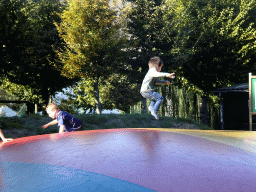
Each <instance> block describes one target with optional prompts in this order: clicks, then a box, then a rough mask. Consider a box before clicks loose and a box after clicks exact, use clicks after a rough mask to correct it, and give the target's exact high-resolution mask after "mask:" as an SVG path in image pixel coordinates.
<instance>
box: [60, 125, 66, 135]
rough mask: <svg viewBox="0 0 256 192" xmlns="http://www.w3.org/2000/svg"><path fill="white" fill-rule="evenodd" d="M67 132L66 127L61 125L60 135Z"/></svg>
mask: <svg viewBox="0 0 256 192" xmlns="http://www.w3.org/2000/svg"><path fill="white" fill-rule="evenodd" d="M64 130H65V125H61V126H60V129H59V133H63V132H64Z"/></svg>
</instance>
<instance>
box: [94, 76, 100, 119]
mask: <svg viewBox="0 0 256 192" xmlns="http://www.w3.org/2000/svg"><path fill="white" fill-rule="evenodd" d="M94 99H95V107H96V113H97V114H101V112H102V108H101V103H100V93H99V81H98V79H97V80H95V81H94Z"/></svg>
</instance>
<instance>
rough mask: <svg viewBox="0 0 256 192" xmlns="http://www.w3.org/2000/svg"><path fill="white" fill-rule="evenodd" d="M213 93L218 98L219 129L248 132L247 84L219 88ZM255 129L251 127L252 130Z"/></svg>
mask: <svg viewBox="0 0 256 192" xmlns="http://www.w3.org/2000/svg"><path fill="white" fill-rule="evenodd" d="M213 92H214V93H215V94H219V97H220V104H221V115H220V122H221V129H223V130H249V107H248V106H249V105H248V104H249V83H242V84H238V85H234V86H230V87H225V88H220V89H217V90H216V91H213ZM253 122H254V121H253ZM255 128H256V127H254V126H253V130H255Z"/></svg>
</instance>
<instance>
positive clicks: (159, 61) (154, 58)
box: [148, 57, 163, 68]
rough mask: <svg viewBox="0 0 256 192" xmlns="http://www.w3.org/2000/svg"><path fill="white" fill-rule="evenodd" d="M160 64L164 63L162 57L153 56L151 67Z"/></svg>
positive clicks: (149, 64)
mask: <svg viewBox="0 0 256 192" xmlns="http://www.w3.org/2000/svg"><path fill="white" fill-rule="evenodd" d="M160 65H163V61H162V60H161V59H160V57H151V58H150V60H149V62H148V66H149V67H150V68H151V67H158V66H160Z"/></svg>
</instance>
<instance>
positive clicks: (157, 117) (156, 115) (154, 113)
mask: <svg viewBox="0 0 256 192" xmlns="http://www.w3.org/2000/svg"><path fill="white" fill-rule="evenodd" d="M151 115H153V116H154V117H155V118H156V120H158V119H159V116H158V114H157V113H156V112H154V111H152V112H151Z"/></svg>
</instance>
